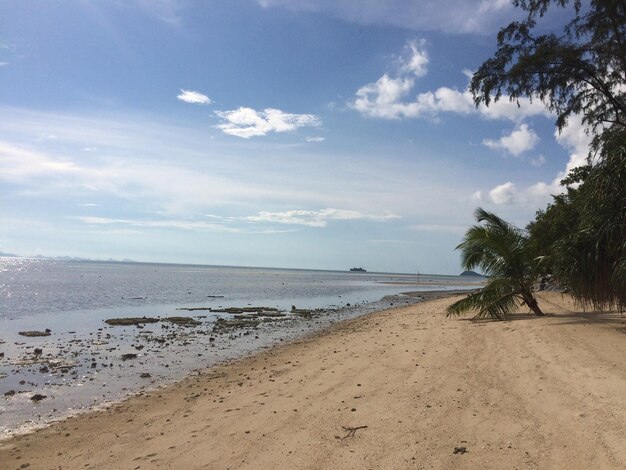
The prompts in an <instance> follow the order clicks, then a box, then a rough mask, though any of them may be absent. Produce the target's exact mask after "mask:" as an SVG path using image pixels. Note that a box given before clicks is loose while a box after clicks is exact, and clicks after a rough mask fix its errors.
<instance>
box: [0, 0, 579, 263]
mask: <svg viewBox="0 0 626 470" xmlns="http://www.w3.org/2000/svg"><path fill="white" fill-rule="evenodd" d="M518 16H519V13H518V12H516V11H515V10H514V9H513V7H512V6H510V4H509V2H508V1H506V0H476V1H461V0H453V1H450V2H438V1H435V0H412V1H410V0H388V1H382V0H381V1H374V0H372V1H358V2H357V1H355V0H354V1H349V0H321V1H320V0H318V1H313V0H232V1H217V0H216V1H194V0H127V1H122V0H119V1H117V0H107V1H105V0H64V1H62V2H40V1H31V0H19V1H18V0H14V1H11V0H7V1H3V2H2V3H0V217H1V218H2V224H1V226H0V251H3V252H11V253H18V254H21V255H37V254H42V255H47V256H62V255H72V256H82V257H90V258H98V259H106V258H116V259H121V258H131V259H135V260H139V261H162V262H183V263H200V264H227V265H247V266H277V267H301V268H320V269H324V268H328V269H347V268H349V267H351V266H364V267H366V268H368V269H369V270H375V271H392V272H415V271H418V270H419V271H421V272H430V273H443V274H446V273H450V274H452V273H457V272H459V270H460V267H459V255H458V252H455V251H454V247H455V246H456V245H457V244H458V243H459V241H460V239H461V237H462V235H463V233H464V231H465V229H466V228H467V227H468V226H469V225H470V224H471V223H472V222H473V219H472V213H473V211H474V209H475V208H476V207H478V206H482V207H484V208H487V209H489V210H493V211H495V212H497V213H498V214H499V215H501V216H503V217H504V218H507V219H508V220H511V221H512V222H514V223H517V224H518V225H520V226H524V225H526V223H528V221H529V220H530V219H531V218H532V217H533V215H534V213H535V211H536V210H537V209H539V208H542V207H545V205H546V203H547V202H549V201H550V199H551V198H550V194H555V193H557V192H559V191H561V188H560V187H559V185H558V180H559V179H560V178H561V177H562V175H563V174H564V172H565V171H566V170H567V169H568V168H571V167H572V166H575V165H577V164H580V163H581V162H582V161H583V159H584V157H585V153H586V147H587V144H588V140H587V137H586V136H585V134H584V132H582V127H581V125H580V123H579V122H578V121H577V120H572V122H571V123H570V125H569V126H568V127H567V128H566V129H565V130H564V131H563V132H562V133H561V134H555V128H554V118H553V116H550V115H549V113H548V112H547V111H546V110H545V108H544V107H543V105H542V104H541V103H540V102H537V101H534V102H532V103H531V102H528V101H527V100H523V101H522V102H521V103H520V106H519V107H518V106H517V105H516V104H514V103H510V102H508V100H506V98H505V99H504V100H502V101H500V102H499V103H497V104H495V105H494V106H491V107H489V108H484V107H483V108H479V109H476V108H475V107H474V106H473V103H472V100H471V95H470V94H469V93H468V91H467V85H468V80H469V76H470V75H471V71H472V70H475V69H476V68H477V67H478V66H479V65H480V64H481V63H482V61H484V60H485V59H486V58H488V57H489V56H490V54H492V53H493V51H494V49H495V34H496V33H497V30H498V28H499V27H500V26H503V25H505V24H507V23H508V22H509V21H511V20H512V19H515V18H516V17H518ZM552 23H553V21H552V20H551V19H548V20H547V22H546V24H545V25H544V26H543V27H545V28H548V29H549V28H550V27H551V25H552Z"/></svg>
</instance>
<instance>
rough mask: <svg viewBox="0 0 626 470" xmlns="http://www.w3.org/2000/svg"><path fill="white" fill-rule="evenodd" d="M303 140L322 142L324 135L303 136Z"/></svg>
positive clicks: (324, 138)
mask: <svg viewBox="0 0 626 470" xmlns="http://www.w3.org/2000/svg"><path fill="white" fill-rule="evenodd" d="M304 140H306V141H307V142H324V141H325V140H326V137H305V138H304Z"/></svg>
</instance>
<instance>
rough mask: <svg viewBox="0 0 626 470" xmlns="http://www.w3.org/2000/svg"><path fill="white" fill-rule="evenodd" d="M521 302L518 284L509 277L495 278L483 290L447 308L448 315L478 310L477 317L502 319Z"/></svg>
mask: <svg viewBox="0 0 626 470" xmlns="http://www.w3.org/2000/svg"><path fill="white" fill-rule="evenodd" d="M520 304H521V300H520V298H519V291H518V290H517V289H516V286H515V285H514V284H511V282H510V281H509V280H507V279H502V278H495V279H492V280H490V281H489V283H488V284H487V285H486V286H485V287H483V288H482V289H481V290H479V291H477V292H473V293H471V294H469V295H468V296H467V297H465V298H464V299H461V300H458V301H457V302H455V303H453V304H452V305H450V306H449V307H448V308H447V310H446V316H448V317H450V316H458V315H462V314H464V313H467V312H476V315H475V316H474V318H475V319H479V318H496V319H500V318H502V317H503V316H505V315H507V314H509V313H511V311H512V310H513V309H514V308H516V307H517V306H518V305H520Z"/></svg>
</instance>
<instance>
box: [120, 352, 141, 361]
mask: <svg viewBox="0 0 626 470" xmlns="http://www.w3.org/2000/svg"><path fill="white" fill-rule="evenodd" d="M129 359H137V354H135V353H126V354H122V361H128V360H129Z"/></svg>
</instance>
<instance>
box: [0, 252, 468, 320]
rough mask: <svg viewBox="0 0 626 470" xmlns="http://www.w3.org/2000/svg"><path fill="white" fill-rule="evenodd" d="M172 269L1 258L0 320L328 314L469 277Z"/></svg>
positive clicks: (445, 286)
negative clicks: (126, 310)
mask: <svg viewBox="0 0 626 470" xmlns="http://www.w3.org/2000/svg"><path fill="white" fill-rule="evenodd" d="M416 279H417V278H416V275H401V274H377V273H351V272H349V271H346V272H337V271H310V270H293V269H271V268H239V267H222V266H192V265H172V264H140V263H109V262H87V261H80V262H73V261H53V260H38V259H24V258H0V318H11V319H15V318H21V317H25V316H36V315H40V314H47V313H53V312H67V311H76V310H85V309H89V310H92V309H104V308H114V307H132V306H145V305H171V304H180V305H181V306H182V305H188V304H194V305H195V304H197V303H201V304H203V305H212V304H214V305H216V306H217V305H226V304H228V305H235V304H236V305H240V304H241V305H246V304H248V303H250V302H253V303H256V302H258V301H261V300H263V301H267V302H270V303H271V305H270V306H280V307H283V308H288V307H290V306H291V305H294V304H297V306H298V307H303V308H326V307H330V306H341V305H345V304H346V303H350V301H351V300H352V302H353V303H354V302H356V301H361V302H363V301H365V302H368V301H373V300H378V299H380V298H381V297H383V296H384V295H387V294H394V293H399V292H403V291H407V290H413V291H415V290H420V289H423V290H439V289H442V290H443V289H455V288H458V284H460V283H462V282H465V281H467V278H460V277H457V276H429V275H425V276H422V277H421V279H422V280H430V281H432V282H434V283H438V284H434V285H430V286H428V287H427V288H424V287H419V288H418V287H417V286H415V285H413V286H408V287H407V285H406V284H394V283H409V282H415V281H416Z"/></svg>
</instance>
